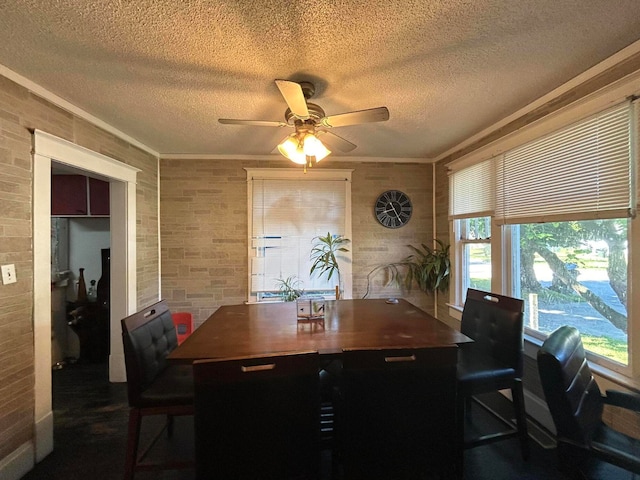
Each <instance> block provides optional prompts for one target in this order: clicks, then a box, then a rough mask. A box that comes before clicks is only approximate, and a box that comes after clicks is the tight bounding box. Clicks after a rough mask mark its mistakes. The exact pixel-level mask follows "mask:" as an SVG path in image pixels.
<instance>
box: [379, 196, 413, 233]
mask: <svg viewBox="0 0 640 480" xmlns="http://www.w3.org/2000/svg"><path fill="white" fill-rule="evenodd" d="M412 211H413V207H412V206H411V200H409V197H407V195H406V194H405V193H403V192H401V191H400V190H387V191H386V192H384V193H382V194H381V195H380V196H379V197H378V199H377V200H376V204H375V206H374V212H375V215H376V218H377V219H378V221H379V222H380V224H381V225H382V226H384V227H387V228H400V227H402V226H404V225H406V224H407V222H408V221H409V219H410V218H411V212H412Z"/></svg>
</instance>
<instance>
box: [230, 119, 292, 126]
mask: <svg viewBox="0 0 640 480" xmlns="http://www.w3.org/2000/svg"><path fill="white" fill-rule="evenodd" d="M218 122H220V123H223V124H225V125H253V126H254V127H290V126H291V125H289V124H288V123H285V122H270V121H268V120H236V119H234V118H219V119H218Z"/></svg>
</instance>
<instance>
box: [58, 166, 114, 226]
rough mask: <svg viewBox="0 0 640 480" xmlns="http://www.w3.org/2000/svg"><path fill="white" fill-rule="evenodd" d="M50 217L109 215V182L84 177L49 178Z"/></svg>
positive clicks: (59, 176)
mask: <svg viewBox="0 0 640 480" xmlns="http://www.w3.org/2000/svg"><path fill="white" fill-rule="evenodd" d="M51 215H55V216H87V215H100V216H108V215H109V182H105V181H103V180H98V179H96V178H89V177H85V176H84V175H52V176H51Z"/></svg>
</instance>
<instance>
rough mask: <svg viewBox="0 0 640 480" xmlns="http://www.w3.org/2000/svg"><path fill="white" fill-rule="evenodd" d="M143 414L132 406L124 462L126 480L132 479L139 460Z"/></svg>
mask: <svg viewBox="0 0 640 480" xmlns="http://www.w3.org/2000/svg"><path fill="white" fill-rule="evenodd" d="M141 424H142V415H141V414H140V410H139V409H137V408H132V409H131V410H130V411H129V429H128V433H127V453H126V457H125V464H124V480H132V479H133V474H134V472H135V470H136V462H137V460H138V444H139V443H140V426H141Z"/></svg>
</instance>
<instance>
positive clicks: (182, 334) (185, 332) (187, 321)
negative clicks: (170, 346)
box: [171, 312, 193, 345]
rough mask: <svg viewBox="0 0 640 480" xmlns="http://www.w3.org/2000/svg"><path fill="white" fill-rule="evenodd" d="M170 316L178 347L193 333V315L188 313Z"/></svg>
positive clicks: (177, 313)
mask: <svg viewBox="0 0 640 480" xmlns="http://www.w3.org/2000/svg"><path fill="white" fill-rule="evenodd" d="M171 316H172V317H173V324H174V325H175V326H176V333H177V334H178V345H180V344H181V343H182V342H184V341H185V340H186V339H187V337H188V336H189V335H191V332H193V315H192V314H191V313H189V312H176V313H172V314H171Z"/></svg>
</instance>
